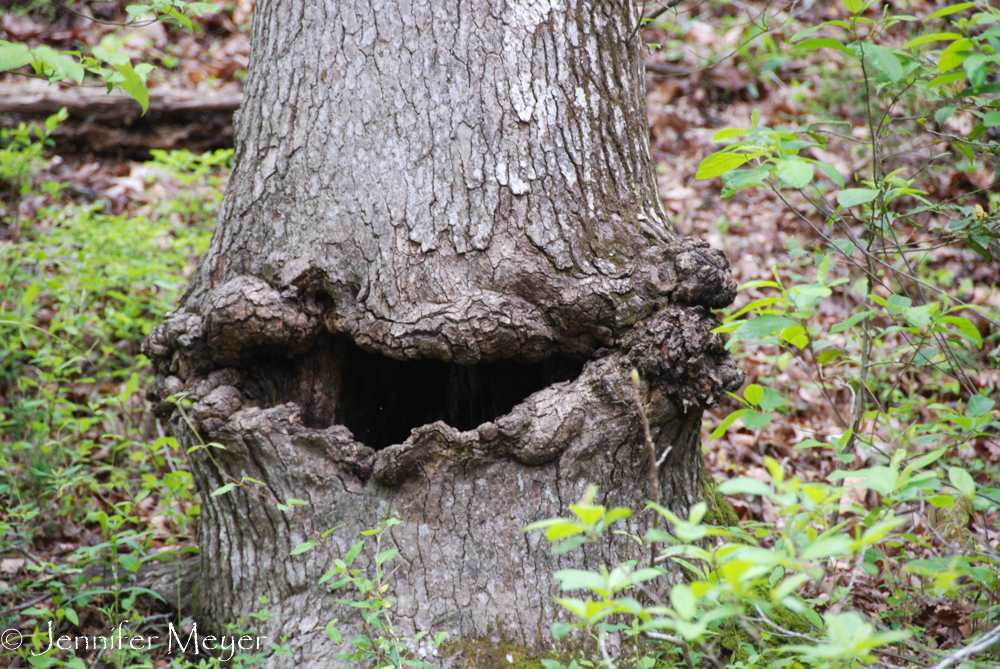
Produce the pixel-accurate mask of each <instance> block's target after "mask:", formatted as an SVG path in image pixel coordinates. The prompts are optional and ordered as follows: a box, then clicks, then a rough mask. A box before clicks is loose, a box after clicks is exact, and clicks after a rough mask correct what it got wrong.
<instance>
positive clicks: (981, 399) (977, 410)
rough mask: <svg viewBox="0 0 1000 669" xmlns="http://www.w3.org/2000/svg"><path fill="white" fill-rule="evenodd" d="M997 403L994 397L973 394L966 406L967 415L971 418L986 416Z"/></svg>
mask: <svg viewBox="0 0 1000 669" xmlns="http://www.w3.org/2000/svg"><path fill="white" fill-rule="evenodd" d="M995 403H996V402H994V400H993V398H992V397H987V396H986V395H973V396H972V397H970V398H969V404H968V405H966V407H965V415H966V416H968V417H969V418H979V417H980V416H985V415H986V414H987V413H989V412H990V411H991V410H992V409H993V405H994V404H995Z"/></svg>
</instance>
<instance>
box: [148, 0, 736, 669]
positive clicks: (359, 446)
mask: <svg viewBox="0 0 1000 669" xmlns="http://www.w3.org/2000/svg"><path fill="white" fill-rule="evenodd" d="M256 12H257V13H256V18H255V22H254V29H253V30H254V32H253V46H252V55H251V65H250V73H249V78H248V80H247V87H246V94H245V98H244V102H243V106H242V108H241V110H240V112H239V114H238V118H237V124H236V141H237V154H236V167H235V170H234V173H233V176H232V177H231V180H230V183H229V187H228V190H227V193H226V199H225V203H224V206H223V210H222V213H221V216H220V219H219V223H218V229H217V230H216V233H215V236H214V238H213V241H212V245H211V249H210V250H209V252H208V253H207V255H206V256H205V257H204V258H203V260H202V262H201V265H200V267H199V270H198V272H197V274H196V275H195V277H194V279H193V281H192V284H191V286H190V288H189V290H188V291H187V293H186V294H185V296H184V298H183V299H182V302H181V305H180V307H179V309H178V311H176V312H174V313H173V314H171V315H169V316H168V317H167V318H166V319H165V322H164V323H163V325H162V326H160V327H158V328H157V329H156V330H155V331H154V332H153V333H152V334H151V335H150V337H149V339H148V340H147V350H148V352H149V355H150V356H151V358H152V359H153V360H154V364H155V366H156V370H157V373H158V377H157V380H156V383H155V385H154V387H153V388H152V389H151V391H150V398H151V399H153V400H155V401H156V402H158V403H160V404H159V407H158V410H159V411H160V412H161V413H163V415H171V416H172V421H173V424H174V426H175V429H176V431H177V433H178V434H179V435H180V436H181V439H182V441H183V442H184V443H185V444H186V445H188V446H190V445H194V444H195V443H197V437H196V435H195V434H194V433H193V432H192V430H191V429H189V428H194V429H196V430H197V431H198V433H199V435H200V436H201V438H202V439H204V440H205V441H215V442H218V443H220V444H222V445H224V446H225V450H221V449H212V452H213V453H214V457H215V460H216V461H217V463H218V467H217V466H216V464H215V463H213V462H212V461H211V460H210V459H209V458H208V457H207V454H206V451H205V450H200V451H196V452H195V453H193V454H192V456H191V459H190V462H191V468H192V471H193V473H194V475H195V479H196V482H197V485H198V488H199V490H200V492H201V495H202V516H201V521H200V527H199V537H200V544H201V561H202V568H201V569H202V571H201V585H200V589H199V594H198V614H199V619H200V620H201V621H203V624H205V625H214V626H215V627H216V628H218V627H220V626H222V625H224V624H226V623H230V622H233V621H234V620H236V619H237V618H239V617H240V616H246V615H248V614H250V613H252V612H253V611H255V610H257V609H258V608H260V603H259V598H260V597H262V596H263V597H266V598H267V601H268V603H267V608H268V609H269V611H270V613H271V617H270V619H269V620H268V621H267V623H266V624H265V626H264V632H263V633H265V634H267V635H268V636H270V637H271V638H272V640H275V639H277V638H279V637H286V638H287V640H286V642H285V643H286V644H287V647H288V648H289V650H290V652H291V655H290V656H289V657H283V658H273V659H272V663H273V664H274V665H275V666H296V667H301V666H309V667H311V666H317V667H319V666H324V667H325V666H337V664H336V662H332V661H331V659H330V658H331V656H332V654H334V653H336V652H337V648H336V647H335V646H334V645H333V644H332V642H330V641H329V640H328V639H327V637H326V634H325V633H324V632H323V630H322V627H323V626H324V625H325V624H326V622H327V621H329V620H330V619H332V618H339V619H340V620H342V621H345V620H350V619H351V613H350V609H348V608H347V607H343V606H340V605H337V604H335V603H334V601H333V600H334V599H335V597H336V596H342V594H340V593H338V594H336V595H334V594H331V593H330V592H328V591H327V589H326V587H325V586H320V585H317V580H318V579H319V577H320V575H321V574H322V573H323V572H324V571H325V570H326V569H328V568H330V566H331V565H330V564H328V561H329V558H328V556H327V555H326V554H325V553H323V552H322V551H319V550H313V551H311V552H308V553H305V554H302V555H299V556H294V557H290V555H289V554H290V552H291V550H292V549H293V548H294V547H295V546H297V545H298V544H300V543H301V542H303V541H306V540H308V539H310V538H312V537H311V536H310V535H309V532H308V531H307V529H306V528H305V527H304V526H303V524H302V523H301V522H300V521H299V520H298V519H296V518H295V517H293V516H291V515H289V514H287V513H283V512H282V511H280V510H279V509H278V508H276V507H275V505H274V504H271V503H268V502H266V501H265V500H263V499H262V498H261V497H260V496H258V495H256V494H254V493H252V492H248V491H245V490H242V489H236V490H234V491H233V492H231V493H229V494H225V495H218V496H215V497H212V496H210V493H211V492H212V491H213V490H215V489H217V488H218V487H219V486H221V485H223V484H224V483H225V482H227V480H229V479H228V478H227V476H228V477H235V478H236V479H242V478H243V477H251V478H253V479H256V480H258V481H261V482H263V487H262V488H261V490H262V491H263V492H266V494H267V495H269V496H271V497H274V498H276V499H278V500H287V499H289V498H298V499H303V500H306V501H308V502H309V504H308V506H304V507H298V509H301V510H302V511H301V513H303V514H304V516H305V518H306V520H307V521H308V522H309V524H310V525H311V526H312V527H313V528H316V529H318V530H320V531H322V530H326V529H328V528H330V527H334V526H340V529H338V530H337V531H336V532H334V533H333V534H332V535H331V536H330V539H329V542H330V544H331V546H332V547H333V550H334V552H335V553H337V554H343V553H345V552H346V551H347V549H348V547H349V546H350V545H351V544H352V543H354V542H355V541H356V540H357V532H358V531H359V530H361V529H365V528H367V527H370V526H371V525H373V524H375V522H376V521H377V518H378V515H379V513H381V512H384V510H385V509H386V508H387V507H388V506H390V505H391V506H392V507H393V508H395V509H397V510H398V511H399V513H400V514H401V516H402V519H403V520H404V523H403V524H401V525H398V526H396V527H394V528H393V530H392V534H391V541H392V543H393V544H394V545H395V546H396V547H398V548H399V551H400V553H399V558H398V560H399V563H400V565H401V568H400V569H399V570H398V571H397V572H396V574H395V577H394V583H393V589H394V593H395V595H396V596H397V597H398V602H397V605H396V606H395V607H394V609H393V610H394V615H395V616H396V620H397V621H398V624H399V627H400V630H401V631H402V632H404V633H406V632H410V633H412V632H413V631H416V630H425V629H426V630H432V631H434V632H438V631H447V632H449V633H450V634H451V638H452V639H465V640H468V639H490V638H494V639H499V638H504V639H508V640H513V641H516V642H518V643H520V644H523V645H525V646H528V647H543V646H544V645H545V644H546V643H548V641H549V634H548V628H549V626H550V624H551V623H552V622H553V621H554V620H555V619H557V617H558V615H559V614H558V612H557V610H556V607H555V605H554V604H553V603H552V596H553V595H554V594H555V584H554V581H553V579H552V576H551V574H552V572H553V571H554V570H556V569H558V568H561V567H563V566H567V565H569V564H589V565H590V566H595V565H596V564H598V563H599V562H601V561H613V562H617V561H620V560H623V559H625V558H626V557H627V556H631V557H635V553H634V549H630V548H629V547H628V542H626V541H624V540H621V541H618V540H615V541H611V542H610V543H608V544H606V545H602V546H591V547H588V548H587V549H586V550H584V551H581V552H580V553H579V554H576V555H574V554H570V555H568V556H561V557H560V556H553V555H552V554H551V553H550V551H549V549H548V545H547V542H546V541H545V540H544V538H542V537H540V536H536V535H535V534H528V535H525V534H523V533H522V532H521V529H522V528H523V527H524V526H525V525H527V524H528V523H530V522H532V521H535V520H539V519H541V518H546V517H551V516H555V515H560V514H563V513H565V510H566V508H567V506H568V505H569V504H570V503H571V502H573V501H575V500H576V499H577V498H578V497H579V496H580V495H581V494H582V492H583V491H584V489H585V487H586V485H587V484H588V483H593V484H597V485H598V486H600V489H601V497H600V499H601V500H602V501H603V502H604V503H606V504H608V505H629V506H633V507H638V506H641V504H642V503H643V501H644V500H645V499H647V498H649V496H650V494H651V493H650V490H649V485H648V484H649V479H650V477H649V471H650V469H649V468H650V466H651V463H650V462H648V461H647V458H645V455H644V440H643V437H642V425H641V423H640V421H639V417H638V412H637V409H636V406H635V404H634V402H633V397H632V395H633V391H632V386H631V380H630V372H631V370H632V369H633V368H636V369H638V370H639V372H640V375H641V377H642V380H643V382H642V393H641V394H642V401H643V403H644V405H645V409H646V411H647V412H648V415H649V418H650V422H651V425H652V429H653V436H654V439H655V441H656V444H657V448H658V449H659V450H660V451H661V452H662V451H663V450H664V449H665V448H667V447H668V446H669V447H671V449H672V450H671V452H670V454H669V456H668V457H667V459H666V460H665V462H664V465H663V467H662V468H661V471H660V481H659V488H660V491H661V493H660V494H661V499H660V501H661V503H663V504H665V505H668V506H670V507H672V508H674V509H675V510H677V511H678V512H680V513H682V514H686V512H687V509H688V508H689V507H690V505H691V504H693V503H694V502H695V501H697V500H698V499H700V497H701V496H702V490H703V477H704V472H703V468H704V463H703V459H702V456H701V452H700V444H699V439H698V435H699V429H700V421H701V413H702V409H703V408H704V407H706V406H709V405H711V404H713V403H714V402H716V401H718V399H719V398H720V397H721V396H722V395H723V393H724V391H726V390H732V389H734V388H736V387H737V386H738V385H739V384H740V382H741V380H742V376H741V374H740V373H739V372H738V370H737V369H736V367H735V365H734V364H733V362H732V360H731V359H730V358H729V356H728V354H727V353H726V352H725V350H724V348H723V341H722V339H721V338H720V336H719V335H717V334H712V333H711V332H710V330H711V329H712V328H713V327H715V326H716V322H715V320H714V319H713V317H712V315H711V312H710V309H712V308H720V307H722V306H725V305H727V304H729V303H730V302H731V301H732V299H733V297H734V296H735V285H734V284H733V282H732V279H731V278H730V276H729V266H728V263H727V261H726V259H725V257H724V256H723V255H722V254H721V253H720V252H718V251H714V250H712V249H709V248H708V247H707V246H706V245H705V244H703V243H701V242H698V241H696V240H691V239H679V238H678V236H677V234H676V232H675V231H674V230H673V228H672V226H671V225H670V223H669V222H668V221H667V220H666V219H665V217H664V215H663V213H662V211H661V209H660V205H659V201H658V198H657V191H656V183H655V177H654V173H653V169H652V165H651V161H650V156H649V151H648V129H647V121H646V112H645V102H644V87H643V64H642V59H641V48H640V47H641V45H640V42H639V39H638V36H637V35H636V22H637V20H638V10H637V8H636V6H634V5H632V4H630V3H629V2H627V1H626V0H616V1H611V0H604V1H597V0H564V2H562V3H555V2H549V1H548V0H534V1H515V0H506V1H504V0H497V1H495V2H485V1H483V2H469V1H467V0H461V1H456V0H425V1H424V2H397V1H393V2H381V1H379V0H368V1H365V0H357V1H356V2H346V1H337V0H326V1H320V2H304V1H303V0H264V1H263V2H260V3H259V4H258V5H257V8H256ZM182 391H183V392H185V393H187V394H188V397H189V399H190V400H191V401H192V402H193V405H192V407H191V410H190V412H188V416H187V417H188V419H189V423H190V425H189V424H188V423H185V421H184V420H183V418H182V417H181V416H180V415H179V414H177V413H176V412H174V411H173V405H172V404H171V403H169V402H167V401H165V400H166V398H167V397H168V396H171V395H174V394H176V393H179V392H182ZM643 522H644V521H643V520H642V519H641V518H638V519H637V520H636V521H635V522H634V523H633V529H635V530H636V531H641V530H642V528H643V525H642V523H643ZM630 550H631V551H632V552H631V553H629V551H630ZM369 557H370V556H369ZM344 624H346V623H344Z"/></svg>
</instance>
